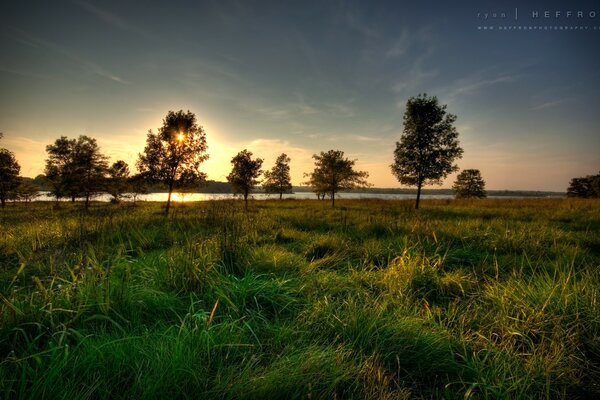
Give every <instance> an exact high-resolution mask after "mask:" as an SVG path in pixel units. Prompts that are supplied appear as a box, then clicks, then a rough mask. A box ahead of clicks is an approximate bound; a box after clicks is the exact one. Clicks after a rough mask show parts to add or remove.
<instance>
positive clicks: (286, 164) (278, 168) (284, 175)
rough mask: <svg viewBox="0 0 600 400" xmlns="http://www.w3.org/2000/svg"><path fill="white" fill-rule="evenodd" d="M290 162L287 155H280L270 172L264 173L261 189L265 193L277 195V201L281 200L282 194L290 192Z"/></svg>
mask: <svg viewBox="0 0 600 400" xmlns="http://www.w3.org/2000/svg"><path fill="white" fill-rule="evenodd" d="M290 161H291V159H290V158H289V157H288V156H287V154H285V153H282V154H281V155H280V156H279V157H277V160H276V161H275V165H274V166H273V168H272V169H271V170H270V171H266V172H265V174H264V175H265V180H264V181H263V188H264V189H265V192H267V193H279V200H281V199H282V198H283V194H284V193H290V192H291V190H292V179H291V177H290Z"/></svg>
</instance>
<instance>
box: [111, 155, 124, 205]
mask: <svg viewBox="0 0 600 400" xmlns="http://www.w3.org/2000/svg"><path fill="white" fill-rule="evenodd" d="M128 179H129V165H127V163H126V162H125V161H123V160H118V161H116V162H115V163H113V165H111V166H110V168H109V169H108V181H107V184H106V191H107V192H108V193H109V194H110V195H111V196H112V197H113V201H114V202H119V201H120V200H121V197H123V193H125V192H126V191H128V189H129V182H128Z"/></svg>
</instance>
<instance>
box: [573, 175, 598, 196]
mask: <svg viewBox="0 0 600 400" xmlns="http://www.w3.org/2000/svg"><path fill="white" fill-rule="evenodd" d="M567 197H581V198H598V197H600V172H599V173H598V175H588V176H585V177H580V178H573V179H571V182H570V183H569V187H568V188H567Z"/></svg>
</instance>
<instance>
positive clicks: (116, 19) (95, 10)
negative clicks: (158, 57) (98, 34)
mask: <svg viewBox="0 0 600 400" xmlns="http://www.w3.org/2000/svg"><path fill="white" fill-rule="evenodd" d="M75 4H77V5H79V6H80V7H82V8H83V9H85V10H86V11H88V12H89V13H90V14H92V15H94V16H95V17H96V18H98V19H99V20H101V21H103V22H105V23H107V24H109V25H110V26H112V27H115V28H118V29H121V30H124V31H127V32H131V33H134V34H136V35H138V36H141V37H143V38H145V39H152V38H153V35H152V34H151V33H150V32H148V31H147V30H145V29H142V28H140V27H139V26H137V25H135V24H133V23H132V22H130V21H127V20H126V19H124V18H122V17H120V16H118V15H116V14H113V13H111V12H109V11H106V10H104V9H102V8H100V7H98V6H96V5H94V4H92V3H90V2H87V1H75Z"/></svg>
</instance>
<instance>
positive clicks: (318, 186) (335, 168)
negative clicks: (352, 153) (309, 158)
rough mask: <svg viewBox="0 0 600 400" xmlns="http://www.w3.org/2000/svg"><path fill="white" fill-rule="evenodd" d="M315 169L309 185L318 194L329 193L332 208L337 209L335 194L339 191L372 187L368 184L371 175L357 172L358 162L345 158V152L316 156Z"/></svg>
mask: <svg viewBox="0 0 600 400" xmlns="http://www.w3.org/2000/svg"><path fill="white" fill-rule="evenodd" d="M313 158H314V159H315V169H314V171H313V172H311V173H310V174H305V176H307V177H308V178H309V180H308V182H306V183H307V184H308V185H310V186H311V187H312V188H313V191H314V192H315V193H317V195H318V194H325V193H328V194H329V196H330V197H331V206H332V207H335V194H336V193H337V192H339V191H343V190H350V189H355V188H357V187H367V186H370V185H369V183H368V182H367V178H368V177H369V173H368V172H366V171H355V170H354V164H355V162H356V160H349V159H348V158H344V152H343V151H340V150H329V151H328V152H327V153H324V152H321V154H319V155H317V154H314V155H313Z"/></svg>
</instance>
